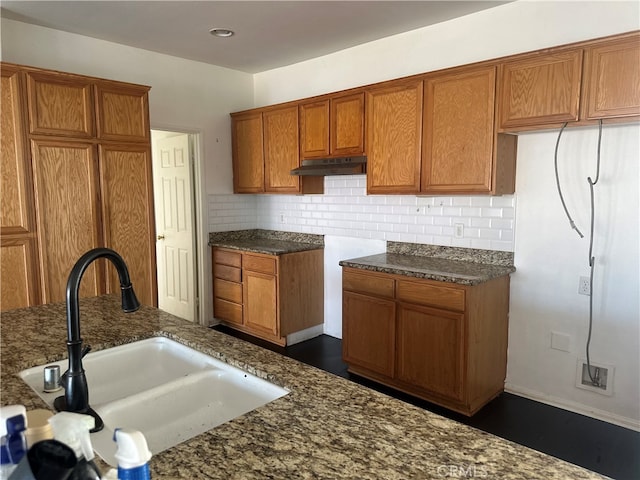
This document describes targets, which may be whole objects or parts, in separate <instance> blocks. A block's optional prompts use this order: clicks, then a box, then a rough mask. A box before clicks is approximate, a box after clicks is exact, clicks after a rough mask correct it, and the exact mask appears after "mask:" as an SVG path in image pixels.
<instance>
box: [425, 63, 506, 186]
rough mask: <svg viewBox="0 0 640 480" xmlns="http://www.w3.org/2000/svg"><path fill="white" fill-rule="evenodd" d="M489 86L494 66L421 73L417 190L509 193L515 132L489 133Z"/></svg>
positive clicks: (491, 122)
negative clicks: (508, 133) (420, 135)
mask: <svg viewBox="0 0 640 480" xmlns="http://www.w3.org/2000/svg"><path fill="white" fill-rule="evenodd" d="M495 86H496V67H495V66H486V67H480V68H478V67H473V68H461V69H456V70H454V71H452V72H449V73H445V74H439V75H433V76H429V77H426V78H425V81H424V128H423V136H422V144H423V151H422V185H421V193H425V194H440V195H448V194H460V193H462V194H479V193H491V194H494V195H499V194H504V193H513V191H514V189H515V162H516V137H514V136H507V135H503V134H500V135H496V134H495V117H494V109H495Z"/></svg>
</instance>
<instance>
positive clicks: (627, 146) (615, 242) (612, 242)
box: [255, 1, 640, 429]
mask: <svg viewBox="0 0 640 480" xmlns="http://www.w3.org/2000/svg"><path fill="white" fill-rule="evenodd" d="M639 28H640V3H638V2H521V1H520V2H514V3H510V4H507V5H503V6H500V7H497V8H494V9H490V10H485V11H482V12H479V13H476V14H472V15H469V16H467V17H463V18H459V19H455V20H451V21H448V22H444V23H442V24H438V25H434V26H431V27H427V28H423V29H419V30H415V31H413V32H408V33H405V34H401V35H396V36H394V37H390V38H387V39H382V40H379V41H375V42H371V43H368V44H365V45H360V46H357V47H354V48H350V49H348V50H344V51H341V52H338V53H335V54H332V55H327V56H324V57H321V58H316V59H313V60H310V61H307V62H301V63H298V64H295V65H292V66H289V67H284V68H280V69H275V70H271V71H268V72H263V73H259V74H256V76H255V99H256V106H260V105H267V104H273V103H277V102H283V101H287V100H293V99H298V98H304V97H308V96H312V95H316V94H321V93H327V92H333V91H338V90H341V89H344V88H349V87H354V86H359V85H366V84H370V83H375V82H378V81H382V80H388V79H392V78H398V77H402V76H405V75H410V74H415V73H421V72H427V71H433V70H437V69H440V68H446V67H449V66H454V65H461V64H465V63H470V62H475V61H481V60H486V59H491V58H497V57H500V56H504V55H509V54H514V53H520V52H525V51H530V50H535V49H539V48H543V47H548V46H554V45H562V44H566V43H571V42H576V41H581V40H587V39H591V38H597V37H601V36H606V35H611V34H615V33H621V32H626V31H631V30H637V29H639ZM639 131H640V130H639V127H638V126H637V125H634V126H624V127H606V128H605V132H604V139H603V170H602V178H601V181H600V184H599V185H598V186H597V187H596V188H597V189H598V191H597V195H598V199H597V202H598V203H597V204H598V215H599V216H598V219H599V220H598V225H597V227H596V228H597V231H598V233H597V235H596V252H595V254H596V257H597V258H598V260H597V270H596V280H595V282H594V284H595V285H594V292H595V296H594V302H595V315H594V329H593V339H592V342H591V343H592V347H591V357H592V361H594V362H600V363H605V364H613V365H615V368H616V370H615V378H614V386H613V389H614V391H613V395H612V396H611V397H606V396H603V395H600V394H597V393H593V392H589V391H584V390H580V389H578V388H576V387H575V375H576V374H575V371H576V362H577V359H578V358H584V344H585V341H586V335H587V327H588V310H587V308H586V307H587V305H588V303H587V301H588V297H585V296H579V295H578V294H577V286H578V278H579V277H580V276H583V275H588V269H587V263H586V258H587V250H586V249H587V248H588V246H587V242H586V240H582V241H579V240H577V237H576V238H574V236H575V234H574V233H573V232H572V231H571V230H570V229H569V228H568V227H567V222H566V221H565V220H564V219H563V217H562V215H563V212H562V209H561V206H560V202H559V200H558V196H557V192H556V191H555V183H554V177H553V156H552V154H553V147H554V145H555V138H556V134H557V132H546V133H535V134H527V135H521V136H520V139H519V145H518V165H517V188H516V195H515V196H512V197H509V196H508V197H505V199H506V200H505V199H503V200H500V198H501V197H496V198H497V200H496V201H511V202H513V203H512V207H513V208H514V209H515V227H514V226H513V225H511V227H510V228H514V230H510V231H511V233H514V232H515V236H514V242H510V243H502V244H501V243H499V242H498V241H496V240H494V243H490V244H489V246H487V247H484V248H494V249H496V248H497V249H506V250H514V251H515V262H516V267H517V268H518V271H517V272H516V273H515V274H514V275H513V276H512V289H511V314H510V340H509V341H510V347H509V357H508V373H507V387H508V388H509V389H510V390H511V391H514V392H518V393H520V394H523V395H525V396H529V397H532V398H536V399H539V400H542V401H546V402H549V403H552V404H555V405H559V406H562V407H564V408H567V409H570V410H574V411H578V412H581V413H585V414H587V415H592V416H596V417H598V418H602V419H605V420H608V421H611V422H614V423H618V424H622V425H625V426H629V427H631V428H636V429H640V407H639V405H640V391H639V385H638V382H639V380H638V379H639V375H640V367H639V365H640V358H639V353H638V352H639V348H638V346H639V345H638V339H639V337H640V325H639V323H640V304H639V291H640V281H639V276H640V265H639V257H638V255H639V254H638V250H639V245H638V217H639V205H638V193H637V192H638V190H639V179H638V163H640V155H639V153H638V142H639V136H640V133H639ZM565 135H566V137H565V139H564V142H563V144H562V156H563V159H562V161H563V162H564V165H565V167H564V168H565V169H567V168H571V170H568V171H566V172H565V174H564V178H565V180H566V182H567V186H566V188H567V192H566V196H567V199H568V202H569V203H570V204H571V205H572V206H573V207H574V210H576V212H577V213H576V220H580V224H581V226H582V228H583V229H587V230H588V228H587V225H588V221H586V220H585V215H588V213H585V209H588V199H587V198H586V197H585V191H584V187H585V185H586V180H585V179H586V176H587V175H588V174H590V175H595V173H593V170H592V169H593V168H594V167H593V163H592V159H594V158H595V157H594V156H595V143H594V142H595V140H594V138H595V137H596V135H597V132H596V130H594V129H593V128H588V129H581V130H579V131H568V132H566V133H565ZM587 165H588V166H587ZM336 178H337V177H336ZM326 182H329V180H326ZM325 188H326V184H325ZM356 197H358V198H357V199H355V201H352V200H354V199H353V198H352V197H350V195H348V196H347V198H346V204H345V205H346V206H347V207H348V208H357V207H358V206H359V201H358V200H359V195H358V194H356ZM365 198H376V200H375V201H376V202H380V205H384V204H385V202H387V201H391V202H395V201H398V198H397V197H393V199H392V197H385V196H376V197H365ZM481 198H482V197H460V198H459V197H454V198H451V199H449V200H447V201H450V202H452V203H453V202H468V204H469V205H470V206H473V205H474V204H475V203H476V202H479V201H481ZM316 201H317V202H320V203H319V206H320V210H321V211H324V212H325V214H326V217H322V216H320V217H316V218H317V219H319V218H325V220H326V224H325V225H323V227H326V228H328V229H329V231H331V232H333V234H335V235H343V236H345V238H347V237H348V238H354V237H356V238H357V237H363V238H387V239H396V238H391V237H393V236H397V237H398V238H397V239H399V240H405V241H417V242H423V243H436V244H444V245H448V244H453V241H454V239H451V237H447V236H446V235H445V236H444V237H440V236H434V237H432V238H426V236H427V235H428V234H427V233H426V232H424V231H423V232H420V233H417V234H415V237H413V236H406V235H407V234H409V233H410V232H412V230H410V229H414V228H416V225H417V218H420V217H415V216H413V217H412V216H407V217H405V218H404V219H399V224H395V223H394V224H392V225H390V226H388V227H384V226H382V232H384V233H382V234H380V233H379V232H380V231H381V230H380V229H378V233H375V230H373V229H369V228H368V227H365V228H364V229H361V228H359V227H358V226H357V223H353V219H352V218H351V217H350V216H349V215H353V212H352V213H349V212H348V211H345V208H344V206H342V207H339V209H338V210H334V209H335V208H336V207H335V205H334V203H333V201H334V199H333V197H331V196H326V195H325V196H324V197H319V200H315V198H314V199H313V200H309V198H308V197H306V196H305V197H290V198H288V197H284V198H280V197H278V198H276V197H273V198H272V197H268V198H264V199H261V200H260V204H259V206H258V211H259V212H260V217H259V218H260V219H259V221H258V222H257V223H258V224H259V225H263V226H264V227H265V228H266V227H269V228H278V227H281V228H282V227H285V226H283V225H281V224H279V216H278V215H279V213H280V212H282V211H284V212H285V213H288V212H295V215H293V218H291V222H293V225H291V223H289V221H288V222H287V225H286V229H291V230H301V231H314V229H315V228H317V226H316V225H315V224H313V223H308V222H309V219H313V218H314V216H313V215H309V212H307V209H308V208H309V205H316V212H317V207H318V205H317V204H315V203H314V202H316ZM399 201H400V204H401V205H404V202H406V203H407V204H408V205H411V206H413V205H417V202H418V201H424V200H422V199H420V198H419V199H417V200H416V199H415V197H401V198H400V200H399ZM485 201H486V199H485ZM309 202H311V203H309ZM414 202H415V203H414ZM516 203H517V207H516ZM332 213H334V214H335V215H332ZM486 213H487V214H488V215H485V213H484V212H482V211H481V212H480V213H479V215H478V217H477V219H476V221H478V222H483V221H484V222H487V221H488V222H489V224H490V221H491V218H490V217H491V214H489V211H487V212H486ZM401 215H402V214H401ZM345 216H346V217H347V218H346V219H345ZM452 218H453V219H455V218H456V217H455V216H453V217H450V218H447V219H445V220H438V221H453V222H455V220H451V219H452ZM345 221H347V223H346V224H345ZM384 221H386V220H382V222H381V225H383V223H384ZM348 222H352V223H348ZM356 222H357V218H356ZM385 228H386V229H387V231H385V230H384V229H385ZM403 228H405V230H404V231H401V230H402V229H403ZM283 229H284V228H283ZM394 229H397V230H394ZM380 235H382V237H381V236H380ZM384 235H389V237H384ZM505 235H508V234H505ZM413 238H415V240H413ZM501 247H502V248H501ZM343 253H344V254H345V256H346V257H347V258H348V255H349V253H350V252H347V251H346V250H345V252H343ZM338 256H340V254H339V253H338ZM325 267H326V268H332V266H328V265H326V266H325ZM551 331H555V332H558V333H562V334H566V335H569V337H570V347H569V352H562V351H559V350H553V349H551V348H550V336H551Z"/></svg>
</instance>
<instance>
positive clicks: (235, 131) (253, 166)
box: [231, 112, 264, 193]
mask: <svg viewBox="0 0 640 480" xmlns="http://www.w3.org/2000/svg"><path fill="white" fill-rule="evenodd" d="M231 125H232V129H231V140H232V144H233V191H234V193H259V192H264V153H263V135H262V113H261V112H251V113H246V114H238V115H232V117H231Z"/></svg>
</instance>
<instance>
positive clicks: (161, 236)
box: [156, 235, 164, 240]
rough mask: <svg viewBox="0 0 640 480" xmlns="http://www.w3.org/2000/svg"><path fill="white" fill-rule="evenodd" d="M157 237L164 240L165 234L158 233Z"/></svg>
mask: <svg viewBox="0 0 640 480" xmlns="http://www.w3.org/2000/svg"><path fill="white" fill-rule="evenodd" d="M156 238H157V239H158V240H164V235H158V236H157V237H156Z"/></svg>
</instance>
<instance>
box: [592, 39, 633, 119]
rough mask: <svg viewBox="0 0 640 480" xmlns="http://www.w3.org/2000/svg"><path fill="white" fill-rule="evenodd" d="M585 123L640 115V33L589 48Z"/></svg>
mask: <svg viewBox="0 0 640 480" xmlns="http://www.w3.org/2000/svg"><path fill="white" fill-rule="evenodd" d="M582 95H583V103H582V115H581V117H582V118H583V119H585V120H596V119H606V118H621V117H622V118H624V117H634V116H640V33H635V34H633V35H630V36H628V37H624V38H621V39H616V40H612V41H607V42H599V43H598V44H596V45H592V46H588V47H587V48H586V49H585V58H584V83H583V93H582Z"/></svg>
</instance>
